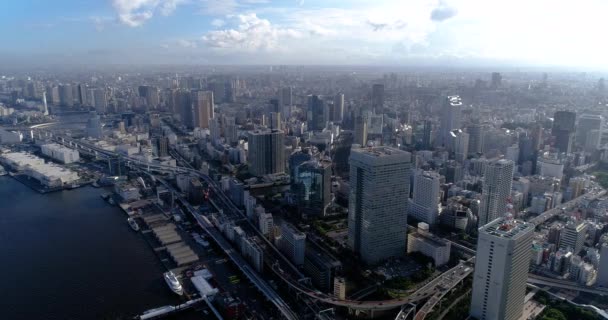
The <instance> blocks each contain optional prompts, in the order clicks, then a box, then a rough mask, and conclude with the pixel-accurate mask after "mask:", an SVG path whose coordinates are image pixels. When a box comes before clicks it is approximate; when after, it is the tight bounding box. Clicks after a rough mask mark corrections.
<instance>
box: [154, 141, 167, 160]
mask: <svg viewBox="0 0 608 320" xmlns="http://www.w3.org/2000/svg"><path fill="white" fill-rule="evenodd" d="M155 144H156V154H157V155H158V157H160V158H162V157H167V156H169V138H168V137H158V138H156V141H155Z"/></svg>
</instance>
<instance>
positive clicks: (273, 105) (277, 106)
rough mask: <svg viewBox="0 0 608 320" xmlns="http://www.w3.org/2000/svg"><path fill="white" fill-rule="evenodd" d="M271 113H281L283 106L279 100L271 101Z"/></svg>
mask: <svg viewBox="0 0 608 320" xmlns="http://www.w3.org/2000/svg"><path fill="white" fill-rule="evenodd" d="M269 112H281V106H280V103H279V99H270V110H269Z"/></svg>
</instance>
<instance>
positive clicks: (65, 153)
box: [40, 143, 80, 163]
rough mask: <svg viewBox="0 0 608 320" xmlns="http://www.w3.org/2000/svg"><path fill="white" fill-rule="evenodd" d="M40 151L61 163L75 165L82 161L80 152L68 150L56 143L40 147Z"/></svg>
mask: <svg viewBox="0 0 608 320" xmlns="http://www.w3.org/2000/svg"><path fill="white" fill-rule="evenodd" d="M40 149H41V151H42V154H44V155H45V156H47V157H50V158H53V159H54V160H57V161H59V162H61V163H73V162H78V161H79V160H80V154H79V153H78V151H76V150H74V149H70V148H66V147H64V146H62V145H59V144H56V143H50V144H45V145H43V146H42V147H40Z"/></svg>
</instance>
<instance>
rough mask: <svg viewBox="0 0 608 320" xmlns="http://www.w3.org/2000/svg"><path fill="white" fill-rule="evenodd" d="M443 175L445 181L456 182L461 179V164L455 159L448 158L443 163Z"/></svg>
mask: <svg viewBox="0 0 608 320" xmlns="http://www.w3.org/2000/svg"><path fill="white" fill-rule="evenodd" d="M443 175H444V176H445V182H447V183H457V182H459V181H461V180H462V178H463V172H462V164H461V163H460V162H458V161H456V160H448V161H447V162H446V163H445V169H444V173H443Z"/></svg>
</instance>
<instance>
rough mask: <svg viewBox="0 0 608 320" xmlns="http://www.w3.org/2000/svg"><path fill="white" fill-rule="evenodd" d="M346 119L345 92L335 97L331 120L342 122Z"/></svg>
mask: <svg viewBox="0 0 608 320" xmlns="http://www.w3.org/2000/svg"><path fill="white" fill-rule="evenodd" d="M342 120H344V94H343V93H338V94H336V96H335V97H334V108H333V113H332V116H331V121H334V122H342Z"/></svg>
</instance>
